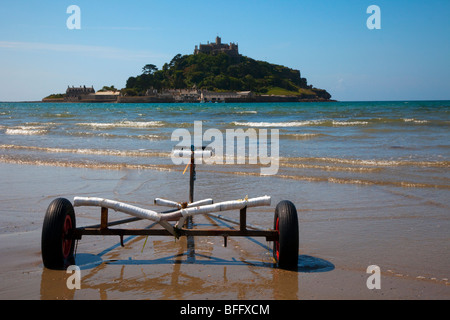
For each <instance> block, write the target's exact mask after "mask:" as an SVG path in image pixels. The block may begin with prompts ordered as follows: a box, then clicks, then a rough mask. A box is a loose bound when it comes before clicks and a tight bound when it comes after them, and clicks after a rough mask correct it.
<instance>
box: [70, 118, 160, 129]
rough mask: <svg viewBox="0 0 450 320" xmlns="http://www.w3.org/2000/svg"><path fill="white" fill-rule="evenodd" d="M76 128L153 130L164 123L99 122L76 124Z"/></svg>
mask: <svg viewBox="0 0 450 320" xmlns="http://www.w3.org/2000/svg"><path fill="white" fill-rule="evenodd" d="M76 125H77V126H83V127H93V128H100V129H108V128H153V127H162V126H163V125H164V122H162V121H128V120H124V121H119V122H113V123H100V122H83V123H77V124H76Z"/></svg>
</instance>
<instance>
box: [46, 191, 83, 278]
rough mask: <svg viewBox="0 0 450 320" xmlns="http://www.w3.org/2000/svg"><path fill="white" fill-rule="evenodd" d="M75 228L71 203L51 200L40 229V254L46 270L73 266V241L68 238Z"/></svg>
mask: <svg viewBox="0 0 450 320" xmlns="http://www.w3.org/2000/svg"><path fill="white" fill-rule="evenodd" d="M75 228H76V221H75V211H74V209H73V206H72V203H70V201H69V200H67V199H64V198H58V199H55V200H53V201H52V202H51V203H50V205H49V206H48V208H47V212H46V214H45V218H44V224H43V227H42V237H41V252H42V261H43V262H44V266H45V267H46V268H49V269H56V270H64V269H66V268H67V267H68V266H69V265H71V264H75V259H74V256H73V252H74V248H75V240H74V239H72V238H70V237H68V234H69V233H70V232H71V231H72V230H74V229H75Z"/></svg>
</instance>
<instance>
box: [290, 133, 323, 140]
mask: <svg viewBox="0 0 450 320" xmlns="http://www.w3.org/2000/svg"><path fill="white" fill-rule="evenodd" d="M327 136H329V135H328V134H324V133H290V134H285V135H283V137H284V138H287V139H294V140H309V139H314V138H319V137H327Z"/></svg>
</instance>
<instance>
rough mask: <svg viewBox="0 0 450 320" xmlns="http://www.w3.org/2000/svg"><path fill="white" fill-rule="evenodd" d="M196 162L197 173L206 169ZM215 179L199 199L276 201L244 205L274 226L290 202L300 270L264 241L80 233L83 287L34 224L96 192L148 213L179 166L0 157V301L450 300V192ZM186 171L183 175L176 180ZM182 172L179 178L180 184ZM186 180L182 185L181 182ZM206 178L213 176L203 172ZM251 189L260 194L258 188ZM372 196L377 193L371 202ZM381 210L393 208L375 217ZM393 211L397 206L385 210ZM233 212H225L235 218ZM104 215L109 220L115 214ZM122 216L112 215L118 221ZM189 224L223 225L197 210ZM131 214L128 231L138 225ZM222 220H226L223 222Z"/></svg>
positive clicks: (82, 213)
mask: <svg viewBox="0 0 450 320" xmlns="http://www.w3.org/2000/svg"><path fill="white" fill-rule="evenodd" d="M211 174H212V173H208V172H207V170H204V172H202V169H201V168H200V169H199V172H198V175H199V176H208V175H211ZM216 175H218V176H217V179H218V180H221V181H222V182H221V186H222V187H220V188H219V187H218V186H217V185H216V186H211V185H206V184H202V182H201V179H200V180H199V181H198V182H197V186H196V198H198V199H200V198H202V197H212V198H214V199H217V200H227V199H228V200H229V199H234V198H236V197H237V198H239V196H238V195H242V194H244V193H245V192H248V190H252V187H253V190H252V191H250V192H257V193H258V194H259V195H264V194H268V195H271V196H272V205H271V206H270V207H267V208H263V209H257V210H251V211H249V214H248V222H249V223H252V224H259V225H261V224H262V226H263V227H267V228H270V227H272V226H271V223H272V219H273V210H274V207H275V205H276V203H277V202H278V201H280V200H281V199H290V200H291V201H293V202H294V203H295V205H296V207H297V210H298V215H299V224H300V248H299V264H298V270H296V271H286V270H281V269H278V268H276V267H275V266H274V264H273V260H272V252H271V246H272V243H268V242H266V241H265V239H264V238H255V239H252V238H230V239H229V240H228V245H227V247H226V248H225V247H224V246H223V239H222V238H220V237H201V238H200V237H195V238H194V248H188V246H187V243H186V239H185V238H183V237H182V238H180V239H179V240H177V241H175V239H174V238H172V237H149V238H148V239H147V242H146V243H145V246H144V242H145V240H146V239H145V237H125V239H124V245H125V246H124V247H121V246H120V241H119V238H118V237H89V236H85V237H83V238H82V239H81V240H80V241H79V243H78V246H77V251H76V264H77V265H78V266H79V267H80V270H81V289H79V290H76V289H73V290H70V289H68V288H67V285H66V281H67V279H68V277H69V276H70V274H67V273H66V272H65V271H53V270H48V269H46V268H44V267H43V263H42V260H41V253H40V237H41V229H42V222H43V218H44V214H45V211H46V208H47V206H48V204H49V203H50V202H51V201H52V200H53V199H54V198H56V197H65V198H68V199H70V200H72V199H73V197H74V196H86V195H91V196H99V197H105V198H110V199H117V200H121V201H125V202H128V203H132V204H135V205H138V206H142V207H148V208H152V202H153V198H155V197H162V196H167V197H169V195H171V196H175V195H176V196H178V197H180V198H185V197H186V196H187V188H186V184H185V179H186V178H185V177H183V176H182V174H181V173H180V172H176V171H174V172H164V171H157V170H93V169H84V168H71V167H58V166H36V165H18V164H7V163H2V164H0V176H1V177H2V183H1V185H0V188H1V190H0V194H1V195H2V196H1V199H0V219H1V229H0V239H1V241H0V299H2V300H3V299H13V300H21V299H27V300H28V299H30V300H39V299H76V300H85V299H90V300H91V299H93V300H97V299H149V300H207V299H209V300H260V299H263V300H308V299H339V300H340V299H420V300H422V299H424V300H426V299H449V298H450V281H449V279H448V277H449V274H448V266H449V264H450V255H449V252H450V250H449V238H448V230H449V220H448V204H447V203H446V202H445V198H444V195H445V193H446V192H447V191H446V190H443V191H441V192H439V191H438V192H434V191H433V192H429V194H428V196H427V199H426V200H425V199H424V198H422V197H421V196H420V194H421V193H422V192H423V191H422V190H420V189H416V188H410V189H407V188H403V189H401V188H400V189H399V188H389V187H379V186H357V185H345V184H332V183H326V182H324V183H314V184H313V183H309V182H304V181H295V180H292V181H290V180H285V181H283V185H284V189H283V190H279V189H278V190H277V189H274V188H272V187H271V185H272V186H273V185H276V183H277V178H276V177H270V178H262V177H248V178H247V177H246V179H245V180H243V179H241V177H239V176H230V175H227V174H216ZM180 177H182V178H180ZM183 179H184V180H183ZM180 180H183V181H180ZM207 180H208V181H210V179H207ZM255 186H257V188H256V189H257V190H255ZM374 199H383V201H377V202H375V201H374ZM383 212H389V214H387V213H383ZM393 212H394V213H393ZM233 214H234V213H230V215H231V216H233ZM76 215H77V226H83V225H89V224H95V223H98V222H99V219H100V212H99V211H98V210H97V208H87V209H86V208H83V209H81V208H80V209H76ZM114 215H115V214H114V213H112V214H111V219H113V218H114ZM119 217H123V215H122V214H117V218H119ZM194 224H195V227H199V228H201V227H204V226H207V227H211V226H218V225H220V224H221V222H218V221H214V220H212V219H209V218H207V217H203V216H201V217H195V219H194ZM150 225H151V222H147V221H139V222H135V223H133V224H132V226H131V224H130V227H139V228H145V227H148V226H150ZM221 226H222V227H223V226H224V225H223V224H222V225H221ZM370 265H377V266H379V267H380V270H381V278H380V279H381V288H380V289H372V290H370V289H368V287H367V284H366V282H367V279H368V277H369V276H370V274H368V273H367V272H366V271H367V267H368V266H370Z"/></svg>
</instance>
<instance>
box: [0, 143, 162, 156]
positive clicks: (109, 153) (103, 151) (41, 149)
mask: <svg viewBox="0 0 450 320" xmlns="http://www.w3.org/2000/svg"><path fill="white" fill-rule="evenodd" d="M0 149H5V150H25V151H36V152H46V153H72V154H84V155H97V156H98V155H106V156H116V157H161V158H167V157H170V152H155V151H145V150H110V149H81V148H80V149H70V148H53V147H35V146H20V145H7V144H3V145H0Z"/></svg>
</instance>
